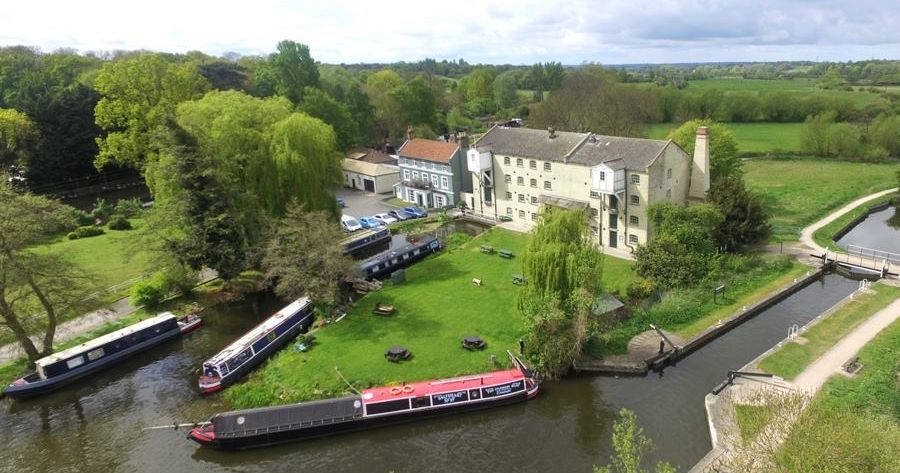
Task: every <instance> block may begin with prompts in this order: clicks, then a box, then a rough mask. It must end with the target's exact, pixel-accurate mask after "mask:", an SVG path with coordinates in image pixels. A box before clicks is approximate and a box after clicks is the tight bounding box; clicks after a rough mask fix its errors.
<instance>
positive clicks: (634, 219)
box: [628, 215, 640, 225]
mask: <svg viewBox="0 0 900 473" xmlns="http://www.w3.org/2000/svg"><path fill="white" fill-rule="evenodd" d="M628 222H629V223H631V224H632V225H640V219H638V216H637V215H632V216H631V217H630V218H629V219H628Z"/></svg>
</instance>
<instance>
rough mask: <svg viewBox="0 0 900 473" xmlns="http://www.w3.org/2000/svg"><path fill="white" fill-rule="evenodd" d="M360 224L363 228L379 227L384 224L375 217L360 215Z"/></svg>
mask: <svg viewBox="0 0 900 473" xmlns="http://www.w3.org/2000/svg"><path fill="white" fill-rule="evenodd" d="M359 224H360V225H362V227H363V228H377V227H380V226H383V225H384V223H383V222H382V221H381V220H378V219H376V218H375V217H360V219H359Z"/></svg>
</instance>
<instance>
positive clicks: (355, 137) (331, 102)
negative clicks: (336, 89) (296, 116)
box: [300, 87, 362, 151]
mask: <svg viewBox="0 0 900 473" xmlns="http://www.w3.org/2000/svg"><path fill="white" fill-rule="evenodd" d="M300 109H301V110H303V111H304V112H305V113H306V114H308V115H310V116H312V117H316V118H318V119H320V120H322V121H323V122H325V123H327V124H329V125H331V127H332V128H333V129H334V132H335V134H336V136H337V146H338V148H339V149H341V150H342V151H347V150H349V149H350V148H352V147H354V146H356V145H358V144H359V143H360V142H362V139H361V138H360V136H359V127H358V126H357V124H356V121H355V120H354V119H353V115H351V114H350V110H348V109H347V107H346V106H345V105H344V104H342V103H339V102H338V101H337V100H335V99H334V98H332V97H331V96H330V95H328V94H327V93H326V92H325V91H323V90H319V89H313V88H311V87H309V88H307V89H306V91H305V92H304V94H303V101H302V102H301V104H300Z"/></svg>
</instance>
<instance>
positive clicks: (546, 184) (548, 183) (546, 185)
mask: <svg viewBox="0 0 900 473" xmlns="http://www.w3.org/2000/svg"><path fill="white" fill-rule="evenodd" d="M544 189H546V190H548V191H549V190H552V189H553V186H552V185H551V184H550V181H544Z"/></svg>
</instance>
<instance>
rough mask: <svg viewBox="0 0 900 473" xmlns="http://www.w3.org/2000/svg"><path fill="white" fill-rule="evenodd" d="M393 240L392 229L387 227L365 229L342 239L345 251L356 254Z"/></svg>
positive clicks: (342, 246) (341, 243)
mask: <svg viewBox="0 0 900 473" xmlns="http://www.w3.org/2000/svg"><path fill="white" fill-rule="evenodd" d="M390 240H391V231H390V230H388V228H387V227H381V228H375V229H372V230H363V231H361V232H358V233H355V234H353V235H350V236H348V237H347V238H344V239H343V240H341V242H340V245H341V248H343V250H344V253H347V254H351V255H356V254H357V253H360V252H362V251H363V250H365V249H367V248H371V247H373V246H376V245H380V244H382V243H385V242H389V241H390Z"/></svg>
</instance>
